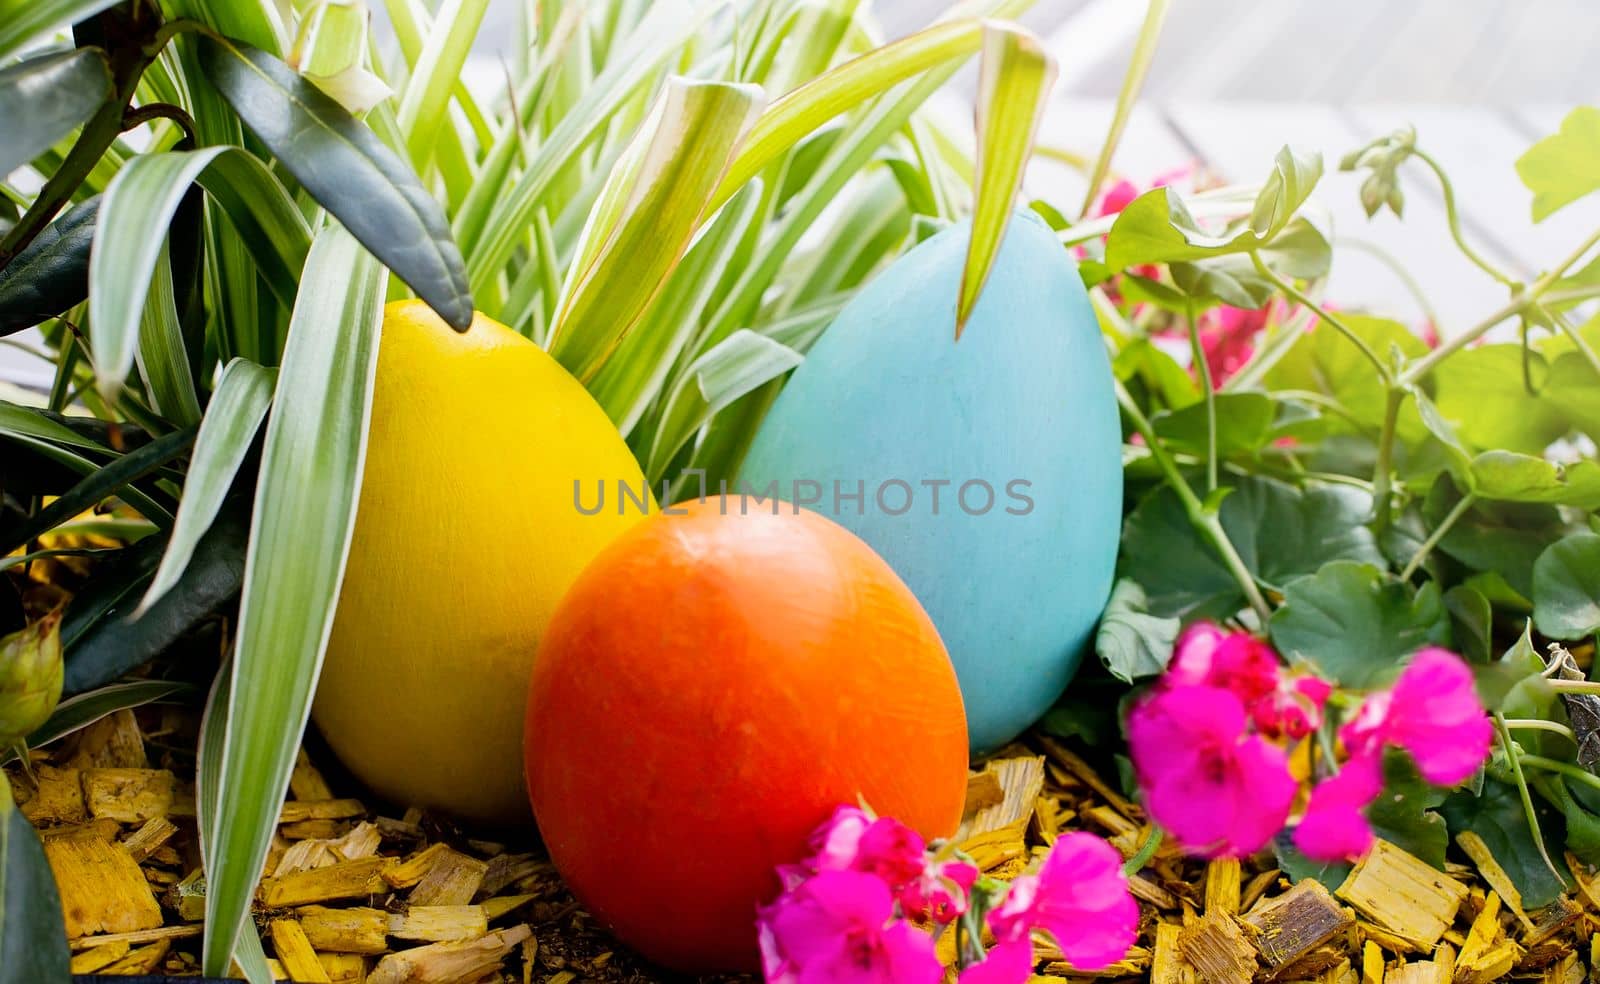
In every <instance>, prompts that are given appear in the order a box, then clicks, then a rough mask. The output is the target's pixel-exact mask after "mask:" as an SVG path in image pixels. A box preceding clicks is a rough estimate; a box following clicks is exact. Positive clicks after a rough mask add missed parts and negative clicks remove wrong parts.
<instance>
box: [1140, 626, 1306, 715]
mask: <svg viewBox="0 0 1600 984" xmlns="http://www.w3.org/2000/svg"><path fill="white" fill-rule="evenodd" d="M1278 676H1279V665H1278V657H1277V656H1276V655H1275V654H1274V653H1273V651H1272V647H1271V646H1269V645H1267V644H1266V643H1265V642H1262V641H1261V640H1260V639H1257V638H1256V637H1255V636H1253V635H1251V634H1250V633H1248V632H1224V631H1223V630H1222V629H1220V628H1218V627H1217V626H1215V625H1212V624H1211V623H1210V622H1196V623H1195V624H1194V625H1191V626H1189V628H1188V629H1186V630H1184V633H1183V635H1182V636H1180V637H1179V638H1178V645H1177V647H1176V648H1175V649H1174V650H1173V655H1172V663H1171V665H1169V666H1168V667H1167V674H1166V676H1165V677H1164V678H1163V682H1164V683H1166V684H1169V685H1173V686H1186V685H1198V686H1207V687H1220V688H1221V689H1223V690H1226V691H1229V692H1230V693H1232V694H1233V695H1234V696H1235V697H1238V698H1239V700H1240V701H1242V702H1243V703H1244V704H1245V706H1247V707H1248V706H1250V705H1251V704H1254V703H1255V702H1257V701H1259V700H1264V699H1267V698H1270V697H1271V696H1272V695H1273V693H1274V692H1276V691H1277V689H1278Z"/></svg>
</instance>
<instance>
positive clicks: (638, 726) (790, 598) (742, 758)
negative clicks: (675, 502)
mask: <svg viewBox="0 0 1600 984" xmlns="http://www.w3.org/2000/svg"><path fill="white" fill-rule="evenodd" d="M746 506H747V511H745V512H743V513H741V500H740V499H739V498H737V497H733V496H730V497H728V498H727V499H726V500H722V499H716V498H712V499H709V500H707V501H705V502H701V503H690V504H688V505H685V506H682V507H674V509H673V511H674V512H677V511H678V509H679V508H682V509H683V510H685V511H686V515H670V514H669V515H656V516H652V517H650V518H649V519H647V520H644V521H642V522H640V523H637V524H635V525H634V526H633V527H631V528H630V529H629V530H628V531H626V532H625V533H623V534H622V536H621V537H619V538H618V539H617V540H616V541H615V542H613V543H612V544H611V545H610V546H608V547H607V548H606V549H605V550H603V551H602V552H601V553H600V554H599V555H598V556H597V557H596V558H595V559H594V561H592V562H591V563H590V564H589V566H588V567H587V568H585V570H584V572H583V573H582V574H581V575H579V577H578V580H577V582H576V583H575V584H574V585H573V586H572V588H571V590H570V591H569V592H568V593H567V595H566V597H565V598H563V599H562V601H561V604H560V605H559V607H558V608H557V610H556V613H555V616H554V617H553V619H552V620H551V622H550V626H549V628H548V629H547V630H546V631H545V635H544V639H543V641H542V642H541V644H540V648H539V655H538V659H537V660H536V661H535V664H534V669H533V677H532V683H531V685H530V691H529V701H528V726H527V735H526V740H527V773H528V789H529V794H530V796H531V798H532V801H533V810H534V814H535V816H536V817H537V818H538V821H539V830H540V832H541V834H542V835H543V837H544V839H545V843H546V845H547V846H548V847H549V850H550V855H551V858H552V859H553V860H554V862H555V865H556V868H557V869H558V870H559V871H560V872H561V874H562V876H563V877H564V878H565V879H566V882H567V884H568V885H569V886H570V887H571V889H572V891H573V893H574V894H575V895H577V897H578V898H579V900H580V901H582V902H583V903H584V905H585V906H587V907H588V908H589V910H590V911H591V912H592V913H593V914H594V915H595V916H596V917H597V918H598V919H600V920H601V922H603V923H604V924H606V925H607V926H609V927H610V928H611V929H612V931H613V932H615V933H616V935H617V936H618V937H619V938H620V939H621V940H622V941H623V942H625V943H628V944H629V945H631V946H633V947H634V948H635V949H637V950H639V951H640V952H641V953H643V954H644V955H645V956H647V957H649V958H651V959H652V960H655V961H657V962H659V963H662V964H665V965H667V966H671V967H675V968H678V969H680V970H687V971H711V970H742V969H752V968H754V967H755V966H756V964H757V956H756V953H757V951H756V933H755V915H756V906H757V905H758V904H759V903H762V902H766V901H768V900H770V898H771V897H772V896H773V895H774V894H775V893H776V891H777V887H778V884H777V880H776V878H775V876H774V875H773V867H774V866H775V865H778V864H785V863H792V862H796V861H798V860H800V859H801V858H802V857H803V856H804V855H805V853H806V842H807V839H808V837H809V835H810V833H811V831H812V830H813V829H814V828H815V827H816V826H817V825H818V824H820V823H821V822H822V821H823V820H825V819H827V817H828V816H829V815H830V814H831V813H832V811H833V809H834V808H835V807H836V806H838V805H839V804H840V803H855V802H857V801H858V799H859V800H862V801H865V802H866V803H867V804H868V805H869V806H870V807H871V808H872V809H874V810H875V811H877V812H878V813H880V814H884V815H888V816H894V817H896V818H898V819H899V820H901V821H902V822H904V823H906V824H908V825H910V826H911V827H913V828H915V829H916V830H918V831H920V832H921V833H922V834H923V835H924V836H925V837H928V838H930V839H931V838H934V837H945V836H949V835H950V834H952V833H954V831H955V828H956V825H957V823H958V822H959V821H960V817H961V809H962V804H963V801H964V798H965V794H966V780H967V731H966V717H965V714H964V713H963V711H962V706H961V692H960V689H959V687H958V686H957V684H956V676H955V671H954V670H953V669H952V668H951V664H950V659H949V657H948V656H947V655H946V653H945V650H944V646H943V644H942V643H941V642H940V641H939V636H938V633H937V631H936V630H935V629H934V627H933V623H932V622H931V621H930V620H929V619H928V616H927V615H926V614H925V613H924V612H923V610H922V606H921V605H919V604H918V603H917V600H916V599H915V598H914V597H913V596H912V594H911V592H910V590H909V589H908V588H906V586H905V585H904V583H902V582H901V580H900V578H899V577H897V576H896V575H895V573H894V572H893V571H892V570H890V568H889V566H888V565H887V564H886V563H885V562H884V561H883V560H882V559H881V558H879V557H878V555H877V554H876V553H874V552H873V551H872V549H871V548H870V547H868V546H867V545H866V544H865V543H863V542H862V541H861V540H859V539H857V538H856V536H855V535H854V534H852V533H850V532H848V531H847V530H845V529H844V528H843V527H841V526H839V525H837V524H835V523H834V522H832V521H831V520H828V519H825V518H823V517H822V516H819V515H817V514H815V513H811V512H806V511H801V512H799V513H798V514H795V513H794V511H793V507H791V506H789V505H787V504H783V505H782V506H781V509H782V512H781V514H780V515H777V516H774V515H772V513H771V503H770V501H768V502H765V503H761V504H759V505H758V504H756V502H755V500H753V499H752V500H747V501H746Z"/></svg>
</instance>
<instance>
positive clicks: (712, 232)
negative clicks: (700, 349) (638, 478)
mask: <svg viewBox="0 0 1600 984" xmlns="http://www.w3.org/2000/svg"><path fill="white" fill-rule="evenodd" d="M761 192H762V188H761V181H760V179H756V180H754V181H751V182H750V183H749V184H747V185H745V186H744V188H742V189H741V190H740V191H739V193H738V194H737V195H735V196H734V197H733V199H732V200H731V201H729V202H728V204H727V205H725V206H724V207H723V208H722V211H720V212H718V213H717V216H716V218H715V219H713V220H712V222H711V224H710V225H709V226H707V227H706V229H705V231H704V232H702V233H701V235H700V237H699V240H698V241H697V242H696V243H695V244H694V246H693V247H692V248H691V249H690V250H689V252H688V254H687V255H686V256H685V257H684V259H683V262H682V263H680V264H679V265H678V268H677V269H676V270H674V271H673V274H672V279H671V281H670V283H669V284H668V286H667V288H666V290H665V291H664V292H663V294H662V296H661V298H660V300H659V301H658V302H657V303H655V304H653V305H651V310H650V314H649V316H648V317H649V321H648V322H646V323H644V324H641V325H640V326H639V329H638V330H637V331H635V332H633V333H632V334H630V335H629V336H628V337H627V338H624V339H623V340H622V344H621V346H620V347H618V349H617V353H616V355H615V357H613V358H612V359H610V360H609V361H608V362H607V363H606V365H605V368H603V369H601V370H600V374H599V375H597V376H596V377H595V379H594V383H593V385H591V386H590V387H589V391H590V392H591V393H592V394H593V395H594V398H595V400H596V402H598V403H599V404H600V406H601V407H603V408H604V409H605V411H606V413H607V414H609V415H610V417H611V419H612V420H614V421H616V423H617V429H618V430H620V431H621V432H622V434H623V436H627V435H628V434H629V432H631V431H632V430H633V428H634V425H636V424H637V423H638V422H639V418H640V417H642V416H643V415H644V412H645V410H646V409H647V408H648V407H649V405H650V403H651V402H652V401H653V400H655V399H656V397H657V396H659V394H660V390H661V386H662V383H663V382H665V381H666V378H667V373H668V372H669V371H670V370H671V369H672V366H673V365H674V364H675V363H676V362H677V361H678V358H679V354H680V353H681V352H682V351H683V348H684V346H685V345H687V344H688V342H689V341H690V339H691V338H693V336H694V330H695V326H696V325H697V324H698V323H699V320H700V314H701V311H702V310H703V309H704V308H705V306H706V303H707V302H708V301H709V299H710V297H711V294H712V292H713V291H714V290H715V289H716V286H717V279H718V275H719V274H720V273H721V271H723V270H725V269H727V267H728V265H729V264H730V262H731V261H732V258H733V251H734V250H735V249H736V248H737V247H738V245H739V242H740V240H741V239H742V238H743V237H744V235H745V233H746V232H747V231H748V229H749V227H750V223H751V222H752V221H754V219H755V216H756V208H757V206H758V205H759V204H760V201H761Z"/></svg>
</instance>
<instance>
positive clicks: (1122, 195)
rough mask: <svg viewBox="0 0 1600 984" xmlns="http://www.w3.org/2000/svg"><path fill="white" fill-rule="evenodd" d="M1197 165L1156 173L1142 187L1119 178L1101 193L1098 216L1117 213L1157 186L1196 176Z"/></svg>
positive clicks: (1096, 205) (1095, 210) (1185, 165)
mask: <svg viewBox="0 0 1600 984" xmlns="http://www.w3.org/2000/svg"><path fill="white" fill-rule="evenodd" d="M1194 171H1195V166H1194V165H1193V164H1192V163H1191V164H1184V165H1182V166H1181V167H1175V168H1173V169H1172V170H1170V171H1167V172H1165V173H1162V174H1158V175H1156V176H1155V177H1154V178H1151V179H1150V183H1149V184H1148V185H1147V186H1145V187H1143V188H1141V187H1139V186H1138V185H1136V184H1134V183H1133V182H1132V181H1129V180H1128V179H1127V178H1119V179H1117V180H1116V181H1114V182H1113V183H1112V184H1111V187H1109V188H1107V189H1106V190H1105V191H1103V192H1101V193H1100V201H1099V202H1098V203H1096V204H1095V207H1094V209H1093V211H1094V214H1095V215H1096V216H1103V215H1116V214H1118V213H1119V212H1121V211H1122V210H1123V209H1125V208H1127V207H1128V206H1129V205H1130V204H1132V203H1133V200H1134V199H1135V198H1138V197H1139V196H1140V195H1142V194H1144V193H1145V192H1147V191H1150V190H1152V189H1155V188H1165V187H1166V186H1168V185H1172V184H1177V183H1178V182H1180V181H1186V180H1188V179H1189V178H1191V177H1193V176H1194Z"/></svg>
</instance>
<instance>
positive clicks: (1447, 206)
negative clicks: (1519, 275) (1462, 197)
mask: <svg viewBox="0 0 1600 984" xmlns="http://www.w3.org/2000/svg"><path fill="white" fill-rule="evenodd" d="M1411 156H1413V157H1415V158H1416V159H1417V160H1419V161H1421V162H1422V163H1424V164H1426V165H1428V169H1429V170H1430V171H1432V172H1433V176H1434V177H1435V178H1438V179H1439V188H1440V190H1441V191H1443V193H1444V215H1445V219H1446V221H1447V222H1448V223H1449V225H1450V238H1452V239H1454V240H1455V241H1456V248H1457V249H1459V250H1461V255H1463V256H1465V257H1466V258H1467V259H1469V260H1471V261H1472V262H1473V263H1474V264H1475V265H1476V266H1477V267H1478V269H1480V270H1482V271H1483V272H1484V273H1487V274H1488V275H1489V276H1491V277H1493V278H1494V279H1496V280H1498V281H1500V282H1501V283H1502V284H1505V285H1506V286H1508V287H1509V286H1511V285H1512V284H1513V283H1515V281H1513V280H1512V279H1511V278H1510V277H1508V276H1507V275H1506V274H1505V273H1504V272H1502V271H1501V270H1500V269H1499V268H1498V267H1496V266H1495V265H1494V264H1493V263H1490V262H1489V261H1488V260H1486V259H1484V258H1483V256H1482V254H1480V253H1479V252H1478V251H1477V250H1476V249H1473V248H1472V246H1471V244H1469V243H1468V242H1467V239H1466V236H1464V235H1462V232H1461V214H1460V212H1459V211H1458V210H1457V209H1456V190H1455V188H1454V187H1453V186H1452V185H1451V184H1450V178H1449V176H1448V175H1446V174H1445V173H1444V168H1442V167H1440V166H1439V162H1438V161H1436V160H1434V159H1433V158H1432V157H1431V156H1429V154H1428V153H1427V152H1426V151H1424V150H1422V149H1421V148H1420V147H1416V146H1413V147H1412V148H1411Z"/></svg>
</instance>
